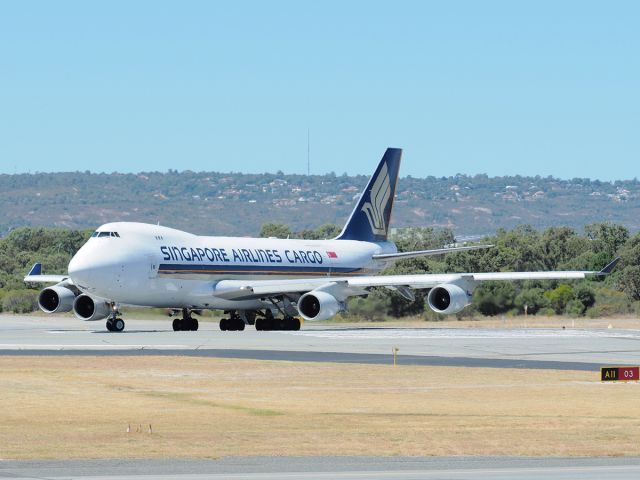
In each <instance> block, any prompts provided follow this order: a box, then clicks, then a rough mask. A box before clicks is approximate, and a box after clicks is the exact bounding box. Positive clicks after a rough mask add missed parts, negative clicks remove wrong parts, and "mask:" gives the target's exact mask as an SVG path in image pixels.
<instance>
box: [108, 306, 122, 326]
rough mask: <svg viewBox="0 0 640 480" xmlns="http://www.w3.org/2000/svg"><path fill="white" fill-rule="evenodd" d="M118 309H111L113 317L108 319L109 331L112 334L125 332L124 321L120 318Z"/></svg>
mask: <svg viewBox="0 0 640 480" xmlns="http://www.w3.org/2000/svg"><path fill="white" fill-rule="evenodd" d="M119 314H120V312H118V309H117V308H116V307H115V306H112V307H111V315H109V318H108V319H107V330H109V331H110V332H121V331H123V330H124V320H122V319H121V318H118V315H119Z"/></svg>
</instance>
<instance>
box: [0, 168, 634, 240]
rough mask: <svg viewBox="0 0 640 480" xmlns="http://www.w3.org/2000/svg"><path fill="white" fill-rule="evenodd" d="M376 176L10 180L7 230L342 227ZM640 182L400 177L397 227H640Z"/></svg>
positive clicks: (2, 182) (234, 231)
mask: <svg viewBox="0 0 640 480" xmlns="http://www.w3.org/2000/svg"><path fill="white" fill-rule="evenodd" d="M366 181H367V177H366V176H356V177H350V176H346V175H343V176H336V175H335V174H328V175H312V176H306V175H285V174H282V173H281V172H278V173H276V174H239V173H216V172H191V171H185V172H177V171H169V172H168V173H160V172H146V173H140V174H119V173H112V174H104V173H102V174H94V173H89V172H73V173H35V174H18V175H0V192H2V195H0V233H1V234H2V235H4V234H6V232H8V231H10V230H11V229H13V228H16V227H20V226H59V227H70V228H94V227H96V226H98V225H100V224H102V223H106V222H109V221H117V220H127V221H142V222H150V223H157V222H160V223H161V224H163V225H167V226H172V227H176V228H181V229H187V230H189V231H192V232H194V233H208V234H217V235H225V234H228V235H256V234H257V233H258V232H259V230H260V227H261V225H262V224H263V223H265V222H267V221H271V222H276V223H284V224H288V225H290V226H291V228H292V229H293V230H296V231H298V230H302V229H306V228H313V227H316V226H318V225H321V224H324V223H337V224H342V223H343V222H344V220H345V219H346V217H347V216H348V214H349V212H350V210H351V206H352V204H353V201H354V198H355V197H357V195H358V194H359V192H360V190H361V189H362V188H363V187H364V185H365V183H366ZM639 207H640V182H639V181H638V180H636V179H634V180H628V181H617V182H613V183H610V182H600V181H597V180H595V181H592V180H588V179H573V180H559V179H555V178H552V177H545V178H541V177H520V176H515V177H488V176H486V175H476V176H473V177H471V176H464V175H457V176H455V177H441V178H436V177H427V178H412V177H405V178H402V179H400V181H399V184H398V190H397V200H396V207H395V210H394V215H393V223H392V226H394V227H407V226H431V227H449V228H451V229H453V231H454V232H455V233H456V234H468V235H473V234H490V233H493V232H494V231H495V230H496V229H497V228H500V227H503V228H507V229H509V228H513V227H514V226H516V225H519V224H531V225H533V226H534V227H536V228H544V227H549V226H554V225H567V226H570V227H574V228H576V229H578V230H581V229H582V227H583V226H584V225H586V224H589V223H594V222H600V221H610V222H614V223H617V224H621V225H624V226H626V227H627V228H628V229H629V230H630V231H632V232H635V231H638V230H640V208H639Z"/></svg>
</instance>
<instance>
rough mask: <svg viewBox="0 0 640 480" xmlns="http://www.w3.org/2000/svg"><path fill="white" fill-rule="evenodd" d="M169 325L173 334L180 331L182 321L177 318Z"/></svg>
mask: <svg viewBox="0 0 640 480" xmlns="http://www.w3.org/2000/svg"><path fill="white" fill-rule="evenodd" d="M171 325H172V327H173V331H174V332H179V331H180V330H182V320H180V319H179V318H174V319H173V323H172V324H171Z"/></svg>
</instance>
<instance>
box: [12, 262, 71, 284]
mask: <svg viewBox="0 0 640 480" xmlns="http://www.w3.org/2000/svg"><path fill="white" fill-rule="evenodd" d="M65 280H67V281H68V282H69V283H71V280H70V279H69V275H42V264H41V263H39V262H38V263H34V264H33V267H31V270H29V273H28V274H27V276H26V277H24V279H23V281H24V282H26V283H60V282H63V281H65Z"/></svg>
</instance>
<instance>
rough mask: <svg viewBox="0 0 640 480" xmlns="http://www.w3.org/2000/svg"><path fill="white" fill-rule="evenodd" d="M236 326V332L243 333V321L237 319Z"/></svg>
mask: <svg viewBox="0 0 640 480" xmlns="http://www.w3.org/2000/svg"><path fill="white" fill-rule="evenodd" d="M237 326H238V328H237V329H236V330H238V331H240V332H241V331H243V330H244V321H243V320H240V319H238V320H237Z"/></svg>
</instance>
